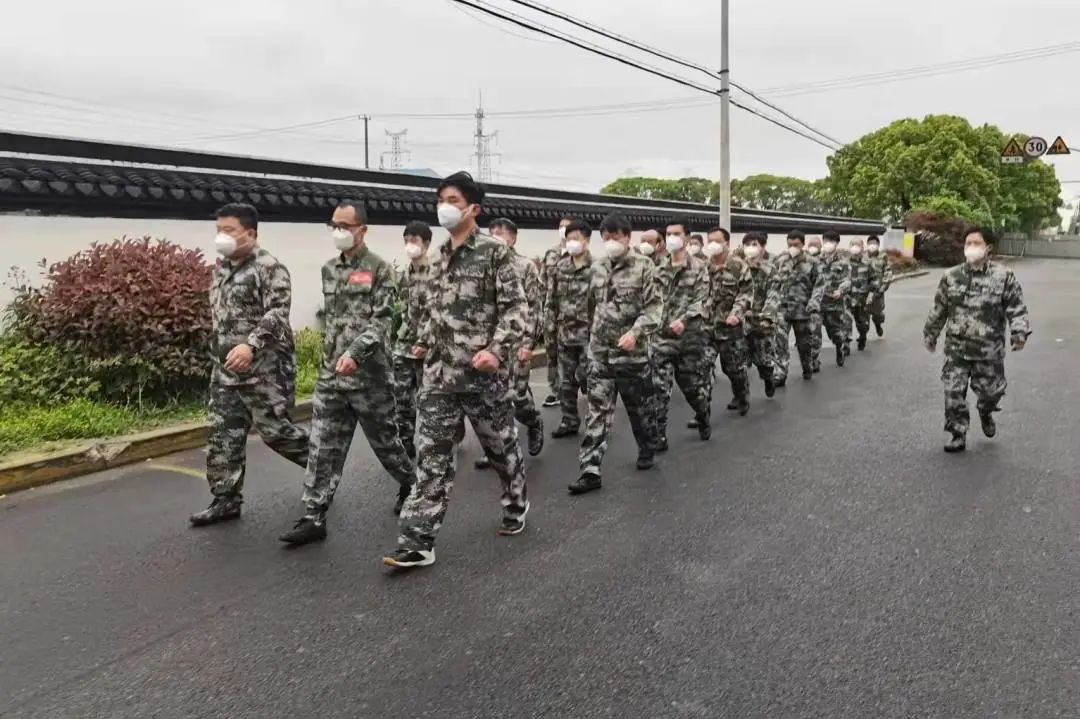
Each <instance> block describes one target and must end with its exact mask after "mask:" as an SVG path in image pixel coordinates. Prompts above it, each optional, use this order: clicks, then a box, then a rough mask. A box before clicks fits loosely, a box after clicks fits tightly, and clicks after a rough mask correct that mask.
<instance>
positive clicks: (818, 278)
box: [806, 264, 825, 314]
mask: <svg viewBox="0 0 1080 719" xmlns="http://www.w3.org/2000/svg"><path fill="white" fill-rule="evenodd" d="M810 283H811V284H810V301H809V302H807V303H806V309H807V311H808V312H810V313H812V314H816V313H818V312H821V298H823V297H824V296H825V275H824V273H822V272H821V265H819V264H814V265H813V269H812V270H811V271H810Z"/></svg>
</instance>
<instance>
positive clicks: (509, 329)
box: [486, 247, 529, 365]
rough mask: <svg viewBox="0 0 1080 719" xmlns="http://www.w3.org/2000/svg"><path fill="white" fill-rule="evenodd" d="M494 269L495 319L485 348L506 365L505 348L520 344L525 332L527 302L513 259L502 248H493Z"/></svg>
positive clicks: (527, 311)
mask: <svg viewBox="0 0 1080 719" xmlns="http://www.w3.org/2000/svg"><path fill="white" fill-rule="evenodd" d="M493 264H494V268H495V314H496V317H497V318H498V321H497V323H496V325H495V331H494V332H493V333H492V336H491V344H489V345H488V346H487V347H486V349H487V351H488V352H490V353H491V354H493V355H495V356H496V357H497V358H498V359H499V363H500V364H502V365H506V364H507V362H508V360H509V357H508V356H507V351H508V350H509V348H511V347H516V346H519V345H520V344H521V340H522V338H523V337H524V335H525V327H526V318H527V317H528V314H529V303H528V301H527V300H526V299H525V289H524V287H522V284H521V278H520V277H518V273H517V270H516V269H514V262H513V259H512V258H511V257H510V253H509V252H508V251H507V250H506V248H505V247H501V248H499V249H497V250H495V251H494V261H493Z"/></svg>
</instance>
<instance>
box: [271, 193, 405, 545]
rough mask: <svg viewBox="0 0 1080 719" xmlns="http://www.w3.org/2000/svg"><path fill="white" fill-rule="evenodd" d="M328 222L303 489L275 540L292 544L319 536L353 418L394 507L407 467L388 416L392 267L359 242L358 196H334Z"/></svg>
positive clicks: (401, 496) (362, 222)
mask: <svg viewBox="0 0 1080 719" xmlns="http://www.w3.org/2000/svg"><path fill="white" fill-rule="evenodd" d="M329 226H330V239H331V240H332V242H333V247H334V249H336V250H337V254H336V255H335V256H334V257H333V259H331V260H329V261H328V262H327V263H326V264H324V265H323V266H322V291H323V303H324V308H323V309H324V312H325V320H326V330H325V336H324V338H323V352H322V366H321V367H319V378H318V380H317V381H316V383H315V396H314V398H313V400H312V406H313V414H312V418H311V450H310V454H309V457H308V466H307V474H306V478H305V481H304V496H303V502H304V505H305V507H306V508H307V511H306V512H305V514H304V516H303V517H301V518H300V519H299V520H297V522H296V524H295V525H294V526H293V528H292V529H291V530H290V531H288V532H286V533H285V534H283V535H281V541H283V542H287V543H289V544H294V545H299V544H307V543H308V542H314V541H318V540H321V539H325V538H326V513H327V511H329V509H330V504H331V503H332V502H333V501H334V493H335V492H336V491H337V488H338V485H340V484H341V475H342V472H343V471H344V469H345V459H346V457H347V456H348V454H349V446H350V445H351V444H352V440H353V435H354V434H355V433H356V425H357V424H359V425H360V428H361V429H362V430H363V431H364V436H365V437H367V440H368V443H369V444H370V445H371V449H372V451H373V452H374V453H375V457H376V458H377V459H378V460H379V462H380V463H381V464H382V466H383V467H384V468H385V469H386V471H387V472H389V473H390V476H392V477H393V478H394V479H395V480H396V481H397V483H398V503H397V507H400V505H401V503H402V502H404V501H405V497H406V496H408V494H409V489H410V487H411V486H412V482H413V477H414V474H415V470H414V468H413V464H412V460H411V459H409V456H408V455H407V454H406V453H405V448H404V447H403V446H402V444H401V439H400V438H399V437H398V432H397V425H396V424H395V422H394V414H395V406H394V384H393V369H392V366H391V358H390V349H391V348H390V331H391V325H392V323H393V318H394V302H395V301H396V298H397V289H396V283H395V280H394V270H393V268H392V267H390V265H389V264H388V263H387V262H386V261H384V260H383V259H382V258H381V257H379V256H378V255H376V254H375V253H374V252H372V251H371V250H370V249H369V248H368V246H367V244H366V243H365V242H364V235H365V234H367V217H366V213H365V212H364V208H363V206H362V205H361V204H360V203H358V202H357V203H354V202H352V201H345V202H342V203H341V204H340V205H338V207H337V209H335V210H334V214H333V216H332V218H331V220H330V223H329ZM397 507H395V511H397Z"/></svg>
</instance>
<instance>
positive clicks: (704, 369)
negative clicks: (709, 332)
mask: <svg viewBox="0 0 1080 719" xmlns="http://www.w3.org/2000/svg"><path fill="white" fill-rule="evenodd" d="M692 331H693V330H687V333H684V334H683V336H682V337H681V338H680V341H679V342H678V343H674V342H672V343H657V345H656V346H655V347H654V348H653V361H652V369H653V385H654V390H653V391H654V393H655V394H654V395H653V407H654V412H655V413H654V421H655V422H656V436H657V437H663V436H665V435H667V426H668V409H669V406H670V405H671V393H672V388H673V386H674V385H676V384H678V385H679V390H680V391H681V392H682V393H683V397H685V398H686V403H687V404H689V405H690V409H692V410H694V418H695V419H697V421H698V422H700V423H702V424H703V425H708V424H709V420H710V401H709V400H710V391H711V389H712V377H711V375H712V370H711V367H710V366H709V359H710V358H713V357H714V355H713V354H712V353H711V352H709V351H708V340H707V338H706V336H705V332H704V330H700V329H699V330H696V334H694V335H692V336H687V334H688V333H690V332H692ZM713 361H714V362H715V359H714V360H713Z"/></svg>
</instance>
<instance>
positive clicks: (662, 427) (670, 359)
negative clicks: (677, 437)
mask: <svg viewBox="0 0 1080 719" xmlns="http://www.w3.org/2000/svg"><path fill="white" fill-rule="evenodd" d="M675 361H676V356H674V355H672V354H671V353H669V352H668V351H660V352H656V353H655V356H654V358H653V363H652V373H653V375H652V379H653V387H652V391H653V393H654V394H653V397H652V402H651V405H652V412H653V423H654V424H655V426H656V436H657V439H659V440H660V441H661V442H662V443H664V444H666V443H667V430H668V410H669V408H670V406H671V388H672V385H673V384H674V381H675Z"/></svg>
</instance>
